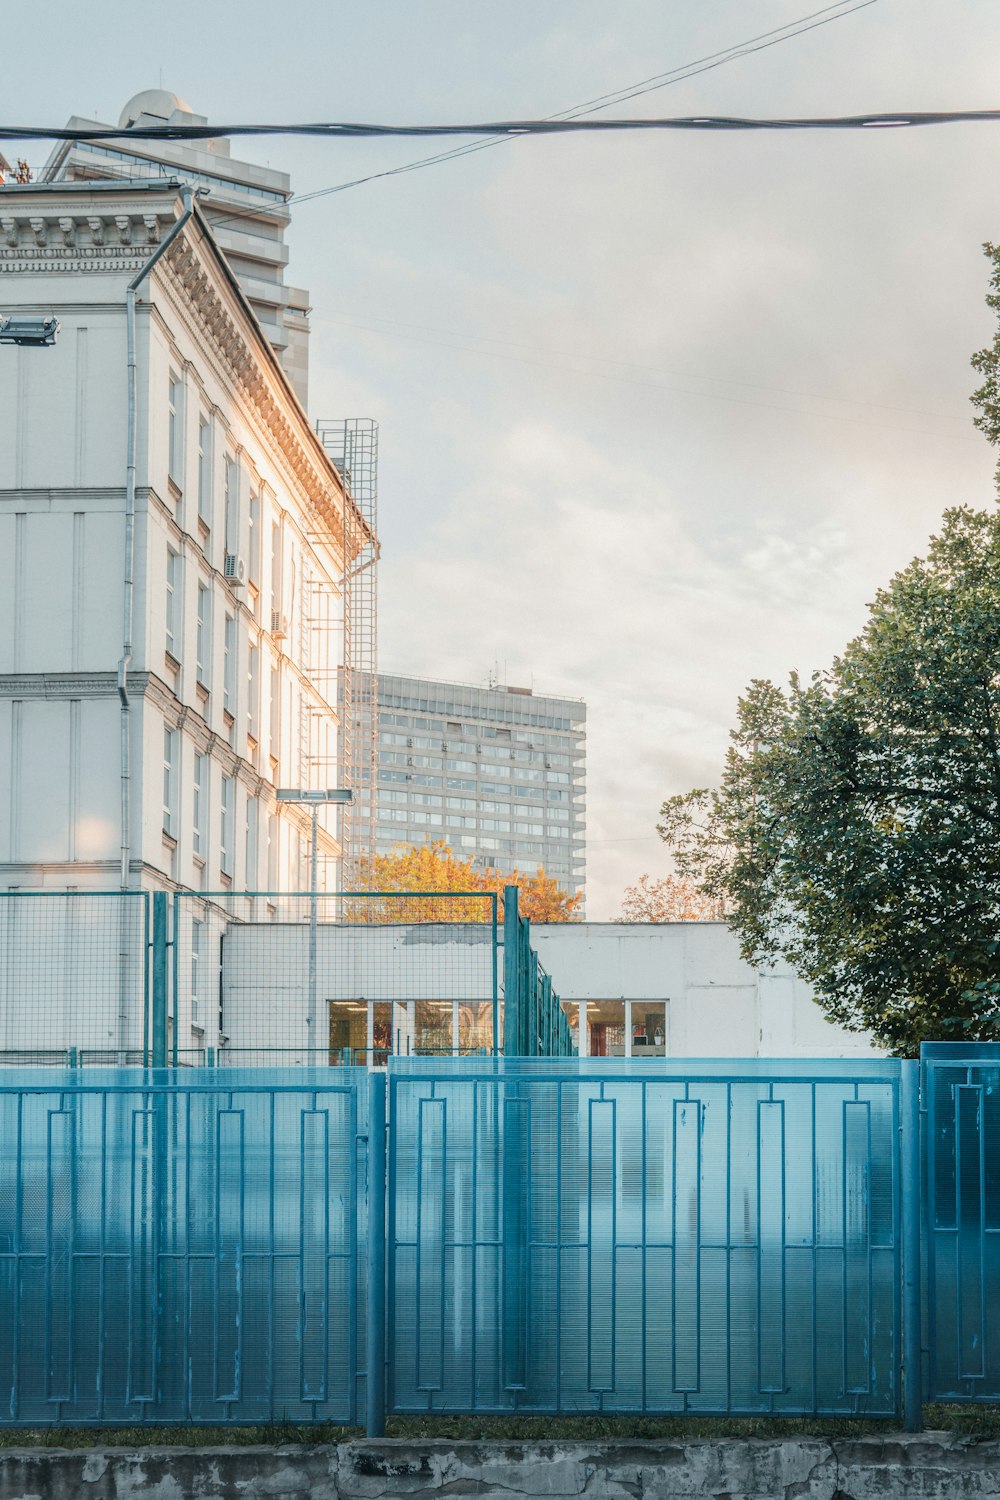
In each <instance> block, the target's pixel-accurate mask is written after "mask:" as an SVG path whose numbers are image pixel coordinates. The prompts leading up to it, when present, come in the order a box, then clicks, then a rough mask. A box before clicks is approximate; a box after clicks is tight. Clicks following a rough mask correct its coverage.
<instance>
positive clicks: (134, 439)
mask: <svg viewBox="0 0 1000 1500" xmlns="http://www.w3.org/2000/svg"><path fill="white" fill-rule="evenodd" d="M180 192H181V201H182V203H183V205H184V208H183V212H182V213H181V215H180V217H179V218H177V219H176V220H175V221H174V223H173V224H172V225H171V226H170V228H169V229H168V230H167V232H166V234H165V235H164V237H163V239H162V240H161V241H160V243H159V244H158V245H157V247H156V249H155V250H154V251H153V253H152V255H151V256H150V257H149V259H148V260H147V261H145V262H144V264H143V265H142V266H141V267H140V268H139V270H138V271H137V272H136V274H135V275H134V276H133V277H132V280H131V281H130V282H129V284H128V286H127V287H126V289H125V326H126V330H127V337H128V447H127V458H126V463H125V600H124V609H123V619H122V657H121V661H120V662H119V663H118V696H119V698H120V699H121V789H122V842H121V887H122V890H123V891H124V890H127V889H128V876H129V864H130V863H131V854H132V832H131V818H132V771H131V755H132V748H131V746H132V733H131V723H130V717H129V716H130V712H131V705H130V703H129V696H128V669H129V667H130V666H131V664H132V631H133V628H134V623H135V619H134V617H135V467H136V448H137V446H138V436H139V412H138V401H137V399H136V357H135V295H136V292H137V290H138V288H139V285H140V283H141V282H142V281H143V280H144V279H145V278H146V277H147V276H148V275H149V273H150V271H151V270H152V269H153V267H154V266H155V265H156V262H157V261H158V260H159V259H160V256H161V255H162V254H163V253H164V251H165V250H168V249H169V248H170V246H171V245H172V244H173V242H174V240H175V239H176V238H177V236H178V235H179V234H180V232H181V230H182V229H183V228H184V225H185V224H186V223H187V221H188V219H190V217H191V215H192V214H193V213H194V199H195V192H194V189H193V188H192V187H191V186H190V185H189V184H187V183H184V184H182V185H181V190H180Z"/></svg>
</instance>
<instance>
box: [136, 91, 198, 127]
mask: <svg viewBox="0 0 1000 1500" xmlns="http://www.w3.org/2000/svg"><path fill="white" fill-rule="evenodd" d="M175 110H181V111H182V112H183V113H184V114H186V115H193V114H194V110H193V109H192V108H191V106H190V104H187V103H186V102H185V101H184V100H183V99H182V98H181V97H180V95H179V94H172V93H171V92H170V90H169V89H143V91H142V93H141V94H136V95H135V97H134V98H132V99H130V100H129V101H128V103H127V104H126V106H125V108H124V109H123V110H122V112H121V114H120V115H119V116H118V124H119V125H120V126H122V128H127V127H128V126H129V125H134V124H135V122H136V120H138V118H139V116H140V115H153V116H155V118H156V119H158V120H163V121H167V120H169V119H170V116H171V115H172V114H173V113H174V111H175Z"/></svg>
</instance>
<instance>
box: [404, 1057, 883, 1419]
mask: <svg viewBox="0 0 1000 1500" xmlns="http://www.w3.org/2000/svg"><path fill="white" fill-rule="evenodd" d="M900 1078H901V1072H900V1064H899V1063H898V1062H897V1061H895V1060H888V1059H887V1060H870V1061H869V1060H863V1061H849V1062H848V1061H836V1062H833V1061H830V1062H808V1063H794V1062H792V1063H786V1062H778V1061H761V1062H733V1061H729V1060H727V1061H723V1062H690V1061H687V1060H684V1061H683V1062H680V1063H671V1062H670V1061H669V1060H667V1061H666V1062H664V1061H663V1060H660V1059H657V1060H656V1061H655V1062H654V1063H650V1062H642V1061H637V1060H632V1061H628V1062H626V1061H620V1062H619V1061H617V1060H616V1061H614V1062H611V1063H609V1062H608V1061H607V1060H604V1059H601V1060H589V1061H577V1060H570V1059H551V1058H549V1059H530V1060H525V1059H516V1060H512V1059H509V1058H508V1059H482V1060H479V1059H465V1060H453V1061H443V1060H438V1061H437V1062H436V1063H435V1064H434V1065H433V1066H429V1065H428V1064H427V1063H426V1062H421V1060H420V1059H401V1060H398V1061H397V1060H396V1059H392V1060H391V1061H390V1065H389V1100H390V1120H391V1131H390V1144H389V1151H390V1155H389V1188H390V1192H389V1201H390V1219H389V1228H388V1241H389V1243H388V1255H389V1271H388V1299H389V1302H388V1309H389V1312H388V1315H389V1328H388V1338H389V1370H390V1377H391V1383H390V1388H389V1392H388V1403H389V1409H390V1410H391V1411H395V1412H397V1413H406V1412H418V1411H421V1412H427V1411H437V1412H509V1411H513V1410H519V1411H522V1412H526V1413H530V1412H556V1411H559V1412H580V1413H584V1412H656V1413H669V1412H681V1411H692V1412H700V1413H720V1414H724V1413H746V1414H754V1413H775V1414H792V1413H824V1414H836V1415H853V1414H861V1413H863V1414H866V1415H871V1416H877V1415H885V1416H893V1415H897V1414H898V1413H899V1411H900V1381H899V1367H900V1361H901V1313H900V1281H901V1276H900V1273H901V1263H900V1169H899V1160H900V1158H899V1127H900Z"/></svg>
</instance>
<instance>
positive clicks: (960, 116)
mask: <svg viewBox="0 0 1000 1500" xmlns="http://www.w3.org/2000/svg"><path fill="white" fill-rule="evenodd" d="M998 120H1000V109H947V110H894V111H892V112H891V113H885V114H883V113H877V114H876V113H873V114H862V115H803V116H791V117H789V118H779V119H753V118H749V117H745V116H741V115H666V116H658V117H654V118H652V119H634V120H582V119H581V120H483V121H478V122H476V123H474V124H462V125H385V124H368V123H361V122H356V121H346V120H327V121H319V122H315V123H304V124H300V125H275V124H263V123H262V124H257V125H133V126H131V127H128V128H122V129H114V128H111V127H105V128H100V127H98V128H96V129H89V130H79V129H70V128H69V127H65V126H59V127H57V126H43V125H37V126H36V125H30V126H29V125H0V140H4V141H14V140H58V141H103V140H123V139H124V140H148V141H185V140H220V139H231V138H234V137H237V136H250V135H300V136H321V137H326V138H328V139H332V140H357V139H371V138H373V137H376V136H399V137H407V136H411V137H412V136H418V137H422V136H452V135H481V136H523V135H580V134H593V133H597V132H600V133H608V132H615V133H621V132H630V131H648V130H657V131H659V130H680V131H688V130H694V131H705V130H707V131H757V130H763V131H770V130H870V129H878V128H881V129H903V128H908V127H909V128H913V127H918V126H930V125H979V124H993V123H996V122H997V121H998Z"/></svg>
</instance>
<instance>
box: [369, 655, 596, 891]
mask: <svg viewBox="0 0 1000 1500" xmlns="http://www.w3.org/2000/svg"><path fill="white" fill-rule="evenodd" d="M378 702H379V710H378V789H377V794H376V795H377V818H378V821H377V825H376V829H377V832H376V843H377V850H378V853H380V854H389V853H392V852H393V851H396V850H398V849H400V848H401V847H403V848H408V847H409V846H411V845H413V844H417V845H420V844H424V843H432V842H434V840H436V839H444V840H446V841H447V843H448V844H449V845H450V846H451V848H452V849H453V850H454V851H455V853H456V854H459V855H461V856H462V857H463V858H470V857H471V858H473V859H474V860H475V862H476V863H477V864H479V865H482V866H487V867H493V868H496V869H499V870H512V869H514V868H515V866H516V867H518V868H520V869H521V870H524V871H533V870H534V869H535V868H536V867H537V866H538V865H543V866H544V868H545V870H546V872H547V873H548V874H549V875H553V876H554V877H555V878H556V879H557V880H558V881H559V884H560V885H561V886H563V887H564V889H566V890H569V891H578V890H582V889H583V887H584V880H585V874H586V843H585V840H586V716H587V709H586V705H585V704H584V703H583V702H581V701H580V700H579V699H573V698H552V697H547V696H542V695H541V694H538V693H535V692H533V691H532V690H531V689H530V688H516V687H500V686H496V687H485V688H484V687H473V686H471V685H468V684H465V683H453V682H433V681H428V680H426V679H424V678H419V677H397V676H393V675H392V674H389V673H380V674H379V679H378Z"/></svg>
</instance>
